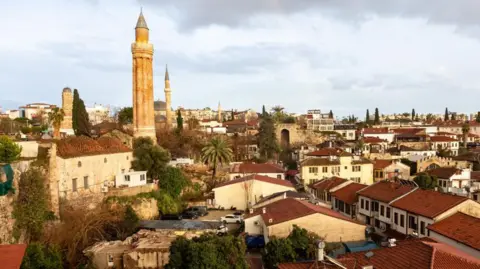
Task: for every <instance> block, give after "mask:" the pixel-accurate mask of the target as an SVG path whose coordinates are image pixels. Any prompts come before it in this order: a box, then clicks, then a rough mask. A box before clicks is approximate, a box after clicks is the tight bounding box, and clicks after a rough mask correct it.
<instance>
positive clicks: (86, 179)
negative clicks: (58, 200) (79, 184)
mask: <svg viewBox="0 0 480 269" xmlns="http://www.w3.org/2000/svg"><path fill="white" fill-rule="evenodd" d="M83 188H84V189H88V176H86V177H83Z"/></svg>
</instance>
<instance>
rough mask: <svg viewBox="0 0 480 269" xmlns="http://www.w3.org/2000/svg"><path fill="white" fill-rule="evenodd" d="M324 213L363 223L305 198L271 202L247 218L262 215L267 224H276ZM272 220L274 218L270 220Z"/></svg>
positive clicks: (340, 218)
mask: <svg viewBox="0 0 480 269" xmlns="http://www.w3.org/2000/svg"><path fill="white" fill-rule="evenodd" d="M263 208H266V213H265V214H263V213H262V210H263ZM317 213H318V214H322V215H326V216H330V217H332V218H336V219H339V220H344V221H348V222H353V223H356V224H359V225H363V224H362V223H359V222H356V221H354V220H352V219H350V218H348V217H345V216H344V215H342V214H340V213H338V212H336V211H334V210H332V209H329V208H326V207H323V206H318V205H314V204H311V203H309V202H308V201H304V200H297V199H293V198H286V199H282V200H279V201H276V202H273V203H271V204H268V205H266V206H264V207H261V208H257V209H255V210H254V211H253V213H252V214H249V215H247V216H246V217H245V218H246V219H247V218H250V217H253V216H257V215H261V216H262V218H263V221H264V222H265V225H266V226H271V225H276V224H279V223H282V222H285V221H290V220H294V219H298V218H301V217H305V216H308V215H312V214H317ZM270 220H272V221H271V222H270Z"/></svg>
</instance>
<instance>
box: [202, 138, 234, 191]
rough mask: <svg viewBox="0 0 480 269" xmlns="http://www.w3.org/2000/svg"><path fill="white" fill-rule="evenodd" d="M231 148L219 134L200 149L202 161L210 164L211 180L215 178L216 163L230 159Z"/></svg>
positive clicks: (226, 161) (223, 162)
mask: <svg viewBox="0 0 480 269" xmlns="http://www.w3.org/2000/svg"><path fill="white" fill-rule="evenodd" d="M232 155H233V153H232V149H231V148H230V144H229V143H228V141H227V140H225V139H223V138H222V137H220V136H217V137H214V138H212V140H210V142H208V144H207V145H206V146H205V147H203V149H202V161H203V162H205V163H206V164H208V165H210V166H212V168H213V173H212V182H214V180H215V175H216V173H217V165H218V164H226V163H229V162H230V161H231V160H232Z"/></svg>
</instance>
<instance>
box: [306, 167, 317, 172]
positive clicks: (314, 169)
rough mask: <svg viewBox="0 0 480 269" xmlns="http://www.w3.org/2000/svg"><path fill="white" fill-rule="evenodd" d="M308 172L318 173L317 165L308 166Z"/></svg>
mask: <svg viewBox="0 0 480 269" xmlns="http://www.w3.org/2000/svg"><path fill="white" fill-rule="evenodd" d="M308 172H309V173H310V174H316V173H318V167H309V168H308Z"/></svg>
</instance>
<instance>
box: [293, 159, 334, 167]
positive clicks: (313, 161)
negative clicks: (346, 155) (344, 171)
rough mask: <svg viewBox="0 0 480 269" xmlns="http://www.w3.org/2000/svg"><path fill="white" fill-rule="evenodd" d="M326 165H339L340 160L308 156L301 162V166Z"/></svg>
mask: <svg viewBox="0 0 480 269" xmlns="http://www.w3.org/2000/svg"><path fill="white" fill-rule="evenodd" d="M319 165H321V166H328V165H340V160H338V159H337V160H330V158H310V159H306V160H304V161H303V162H302V166H319Z"/></svg>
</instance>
